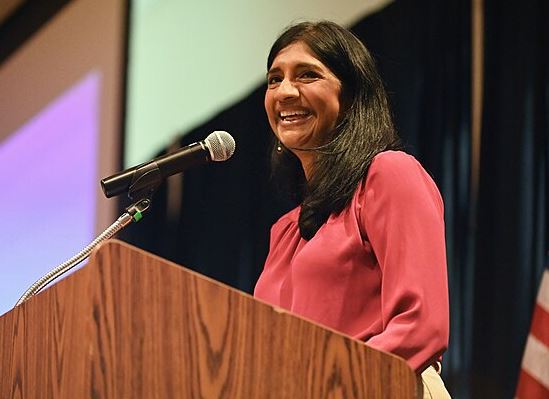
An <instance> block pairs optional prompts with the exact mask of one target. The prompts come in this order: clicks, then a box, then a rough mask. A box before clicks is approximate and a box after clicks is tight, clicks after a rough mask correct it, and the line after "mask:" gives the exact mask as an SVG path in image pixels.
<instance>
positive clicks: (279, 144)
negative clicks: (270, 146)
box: [276, 141, 282, 154]
mask: <svg viewBox="0 0 549 399" xmlns="http://www.w3.org/2000/svg"><path fill="white" fill-rule="evenodd" d="M276 152H278V153H279V154H282V144H281V143H280V141H279V142H278V144H277V145H276Z"/></svg>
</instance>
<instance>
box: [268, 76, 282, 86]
mask: <svg viewBox="0 0 549 399" xmlns="http://www.w3.org/2000/svg"><path fill="white" fill-rule="evenodd" d="M280 82H282V78H281V77H280V76H269V77H268V78H267V84H268V85H269V86H272V85H276V84H278V83H280Z"/></svg>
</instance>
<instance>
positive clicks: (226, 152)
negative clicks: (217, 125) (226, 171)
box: [204, 130, 236, 162]
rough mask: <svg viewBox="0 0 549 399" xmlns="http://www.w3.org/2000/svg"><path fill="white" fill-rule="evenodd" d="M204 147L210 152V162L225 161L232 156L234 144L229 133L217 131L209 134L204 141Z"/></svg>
mask: <svg viewBox="0 0 549 399" xmlns="http://www.w3.org/2000/svg"><path fill="white" fill-rule="evenodd" d="M204 143H205V144H206V147H208V150H209V151H210V157H211V159H212V161H216V162H220V161H226V160H227V159H229V158H230V157H232V156H233V153H234V150H235V148H236V143H235V141H234V139H233V136H231V135H230V134H229V133H227V132H224V131H221V130H218V131H215V132H213V133H210V134H209V135H208V137H206V139H205V140H204Z"/></svg>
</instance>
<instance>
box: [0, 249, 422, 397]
mask: <svg viewBox="0 0 549 399" xmlns="http://www.w3.org/2000/svg"><path fill="white" fill-rule="evenodd" d="M0 351H1V352H0V370H1V372H0V397H1V398H130V397H131V398H193V399H194V398H197V399H198V398H261V399H262V398H311V399H313V398H314V399H323V398H326V399H328V398H330V399H331V398H334V399H335V398H413V397H415V389H416V376H415V374H414V373H413V372H412V370H411V369H410V368H409V367H408V366H407V365H406V363H405V362H404V361H403V360H402V359H399V358H397V357H395V356H392V355H389V354H385V353H382V352H379V351H376V350H373V349H371V348H368V347H366V346H365V345H364V344H363V343H361V342H360V341H356V340H353V339H350V338H348V337H345V336H342V335H340V334H338V333H335V332H333V331H329V330H327V329H325V328H322V327H319V326H317V325H314V324H312V323H310V322H308V321H306V320H303V319H301V318H298V317H295V316H292V315H290V314H288V313H286V312H284V311H281V310H280V309H276V308H274V307H272V306H269V305H267V304H264V303H261V302H259V301H257V300H255V299H253V298H252V297H251V296H249V295H247V294H244V293H242V292H239V291H237V290H234V289H231V288H229V287H227V286H224V285H222V284H220V283H218V282H215V281H213V280H211V279H208V278H206V277H204V276H201V275H199V274H197V273H194V272H191V271H189V270H187V269H185V268H183V267H181V266H177V265H175V264H172V263H169V262H167V261H165V260H163V259H161V258H158V257H155V256H153V255H150V254H147V253H145V252H144V251H141V250H138V249H136V248H133V247H131V246H129V245H127V244H124V243H121V242H117V241H111V242H109V243H107V244H105V245H103V246H102V247H101V248H100V250H99V251H98V252H96V253H95V254H94V255H93V257H92V260H91V261H90V263H89V264H88V265H87V266H86V267H84V268H82V269H81V270H79V271H77V272H76V273H74V274H73V275H71V276H69V277H67V278H66V279H64V280H62V281H60V282H59V283H58V284H56V285H55V286H53V287H51V288H49V289H48V290H46V291H45V292H43V293H41V294H39V295H37V296H36V297H34V298H31V299H30V300H29V301H27V302H26V303H25V304H23V305H21V306H20V307H18V308H17V309H14V310H12V311H11V312H9V313H7V314H6V315H4V316H2V317H0Z"/></svg>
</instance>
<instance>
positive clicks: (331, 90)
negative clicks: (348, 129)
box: [265, 41, 341, 166]
mask: <svg viewBox="0 0 549 399" xmlns="http://www.w3.org/2000/svg"><path fill="white" fill-rule="evenodd" d="M340 93H341V82H340V81H339V79H338V78H337V77H336V76H335V75H334V74H333V73H332V72H331V71H330V70H329V69H328V67H326V66H325V65H324V64H323V63H322V62H320V61H319V60H318V59H317V58H315V56H314V55H313V52H312V51H311V50H310V49H309V47H308V46H307V45H306V44H304V43H303V42H299V41H298V42H295V43H292V44H290V45H289V46H287V47H285V48H283V49H282V50H281V51H280V52H279V53H278V54H277V56H276V58H275V59H274V61H273V64H272V65H271V68H270V69H269V71H268V73H267V91H266V93H265V110H266V111H267V116H268V118H269V123H270V125H271V128H272V129H273V132H274V133H275V135H276V137H277V138H278V139H279V140H280V141H281V142H282V144H284V146H285V147H287V148H289V149H291V150H292V152H294V153H295V154H296V155H297V156H298V157H299V158H300V159H301V161H302V163H303V159H302V157H309V156H310V155H311V154H312V153H311V152H308V153H304V152H303V151H297V150H295V149H294V148H296V147H297V148H313V147H316V146H319V145H322V144H325V143H326V142H327V141H328V140H329V139H330V136H331V133H332V131H333V129H334V127H335V125H336V123H337V120H338V116H339V112H340V103H339V97H340ZM304 166H305V165H304Z"/></svg>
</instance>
